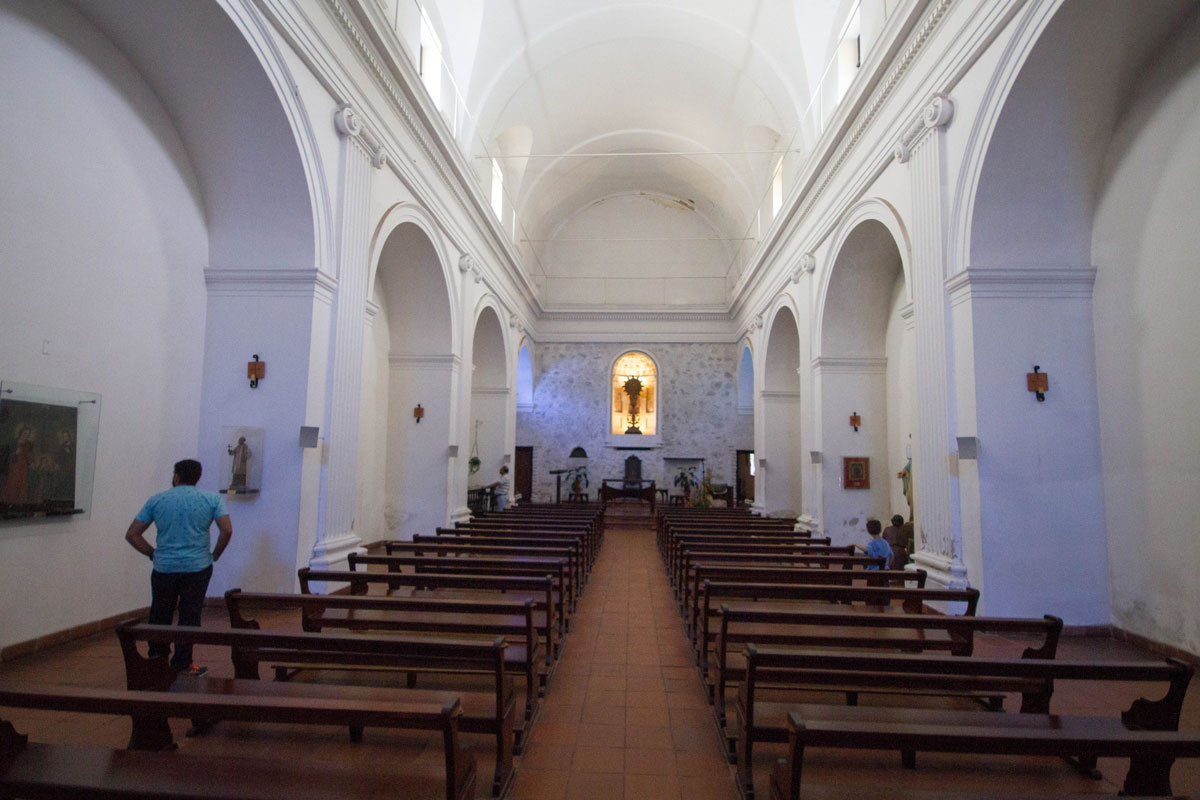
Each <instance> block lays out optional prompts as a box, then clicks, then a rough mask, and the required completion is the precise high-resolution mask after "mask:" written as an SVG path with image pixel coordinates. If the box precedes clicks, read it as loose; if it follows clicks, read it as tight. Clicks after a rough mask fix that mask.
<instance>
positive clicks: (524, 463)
mask: <svg viewBox="0 0 1200 800" xmlns="http://www.w3.org/2000/svg"><path fill="white" fill-rule="evenodd" d="M513 493H514V494H513V496H514V497H515V496H516V495H518V494H519V495H521V502H523V503H532V502H533V448H532V447H518V448H517V460H516V463H514V464H513Z"/></svg>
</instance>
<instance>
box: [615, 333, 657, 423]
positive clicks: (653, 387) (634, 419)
mask: <svg viewBox="0 0 1200 800" xmlns="http://www.w3.org/2000/svg"><path fill="white" fill-rule="evenodd" d="M657 394H658V368H657V367H656V366H655V364H654V361H653V359H651V358H650V356H648V355H646V354H645V353H640V352H638V351H636V350H635V351H630V352H628V353H625V354H623V355H622V356H621V357H620V358H618V359H617V360H616V361H615V362H613V368H612V412H611V417H612V423H611V425H610V426H609V433H611V434H625V435H633V436H642V435H644V436H653V435H655V434H656V433H658V402H657V401H658V397H657Z"/></svg>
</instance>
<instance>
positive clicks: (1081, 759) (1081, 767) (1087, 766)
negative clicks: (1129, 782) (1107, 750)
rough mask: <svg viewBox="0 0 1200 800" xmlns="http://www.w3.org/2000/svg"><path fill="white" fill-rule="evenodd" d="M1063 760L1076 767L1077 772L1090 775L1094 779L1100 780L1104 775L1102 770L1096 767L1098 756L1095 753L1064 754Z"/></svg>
mask: <svg viewBox="0 0 1200 800" xmlns="http://www.w3.org/2000/svg"><path fill="white" fill-rule="evenodd" d="M1063 761H1066V762H1067V763H1068V764H1070V765H1071V766H1072V767H1074V768H1075V770H1076V771H1077V772H1079V773H1081V774H1083V775H1086V776H1088V777H1089V778H1091V779H1092V780H1094V781H1098V780H1100V779H1101V778H1103V777H1104V776H1103V775H1102V774H1101V773H1100V770H1099V769H1097V768H1096V762H1097V758H1096V756H1095V755H1088V754H1084V755H1079V756H1063Z"/></svg>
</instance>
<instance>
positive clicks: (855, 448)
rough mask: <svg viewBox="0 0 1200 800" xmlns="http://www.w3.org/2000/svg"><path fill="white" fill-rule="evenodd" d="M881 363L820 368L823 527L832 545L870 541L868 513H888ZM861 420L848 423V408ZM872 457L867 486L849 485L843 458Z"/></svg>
mask: <svg viewBox="0 0 1200 800" xmlns="http://www.w3.org/2000/svg"><path fill="white" fill-rule="evenodd" d="M886 378H887V375H886V371H885V370H884V369H883V365H879V366H878V367H876V368H875V369H869V370H861V371H860V370H854V371H845V370H836V371H828V370H824V371H822V374H821V376H820V386H821V395H822V396H821V408H822V419H823V423H824V430H823V432H822V436H821V447H822V459H821V489H822V492H821V494H822V501H821V531H822V533H824V534H825V535H827V536H829V537H830V538H831V539H832V543H833V544H849V543H851V542H857V543H859V544H862V545H865V544H866V542H867V534H866V523H867V519H869V518H870V517H875V518H877V519H881V520H882V519H885V518H886V517H887V516H890V514H887V513H886V512H887V510H888V505H887V476H888V473H887V468H886V453H887V439H888V427H887V418H888V414H887V405H888V397H887V387H886ZM852 411H857V412H858V414H859V416H860V417H861V419H862V424H861V425H859V426H858V430H857V431H856V430H854V428H853V427H851V425H850V413H851V412H852ZM848 456H850V457H861V456H865V457H867V458H869V459H870V469H871V475H870V482H871V488H869V489H847V488H846V486H845V481H844V480H843V477H844V473H843V464H842V459H843V458H845V457H848Z"/></svg>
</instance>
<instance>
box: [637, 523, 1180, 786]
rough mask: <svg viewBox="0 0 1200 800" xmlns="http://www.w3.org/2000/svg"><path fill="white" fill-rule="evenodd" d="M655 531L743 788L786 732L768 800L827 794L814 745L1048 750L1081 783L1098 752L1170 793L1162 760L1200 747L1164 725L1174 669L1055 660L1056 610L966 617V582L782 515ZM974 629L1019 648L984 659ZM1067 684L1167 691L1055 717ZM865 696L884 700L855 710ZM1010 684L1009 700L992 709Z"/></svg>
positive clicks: (973, 601) (1130, 782)
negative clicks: (811, 775) (1120, 709)
mask: <svg viewBox="0 0 1200 800" xmlns="http://www.w3.org/2000/svg"><path fill="white" fill-rule="evenodd" d="M656 536H657V543H658V547H659V551H660V553H661V554H662V557H663V562H664V565H665V567H666V569H667V573H668V576H669V579H670V581H671V583H672V585H673V587H674V590H675V594H676V599H677V600H678V603H679V611H680V615H681V617H682V621H683V626H684V629H685V632H686V633H687V635H688V636H689V638H690V640H691V642H692V644H693V646H694V648H695V653H696V662H697V665H698V667H699V670H700V675H701V679H702V680H703V681H704V682H705V684H706V687H707V689H708V692H709V698H710V700H711V702H712V707H713V719H714V722H715V723H716V725H717V726H718V727H719V729H720V730H721V731H722V733H723V735H724V739H725V741H726V745H727V747H728V755H729V758H730V760H731V761H732V762H734V763H736V764H737V773H736V774H737V784H738V789H739V791H740V793H741V794H742V796H743V797H744V798H747V800H753V798H754V796H755V785H754V774H753V773H754V770H753V767H754V752H755V745H756V744H758V743H761V742H786V743H787V756H786V758H783V759H780V760H779V761H778V763H777V764H776V765H775V767H774V769H773V770H772V771H771V773H770V776H769V788H770V795H771V797H772V798H773V800H800V798H802V797H805V798H807V797H810V796H820V797H826V796H830V789H829V788H828V787H820V788H814V787H809V786H805V785H804V783H803V781H802V777H803V767H804V757H805V752H806V749H807V748H812V747H836V748H849V749H883V750H895V751H899V752H900V753H901V756H902V763H903V765H904V766H906V767H914V766H915V764H916V754H917V752H919V751H931V752H957V753H979V754H985V753H986V754H1014V755H1020V754H1041V755H1056V756H1061V757H1063V758H1065V759H1067V760H1069V761H1070V762H1071V763H1073V764H1074V765H1075V766H1076V767H1077V768H1078V769H1080V770H1081V771H1083V772H1085V773H1086V774H1089V775H1091V776H1092V777H1096V778H1098V777H1099V773H1098V771H1097V770H1096V764H1097V758H1099V757H1107V756H1118V757H1122V758H1127V759H1129V764H1130V766H1129V770H1128V773H1127V775H1126V777H1125V780H1124V784H1123V789H1124V793H1125V794H1128V795H1145V796H1169V795H1170V794H1171V787H1170V771H1171V765H1172V763H1173V762H1174V760H1175V759H1176V758H1180V757H1195V756H1200V732H1195V731H1189V732H1181V731H1179V730H1178V727H1179V716H1180V712H1181V707H1182V703H1183V699H1184V696H1185V694H1186V690H1187V686H1188V683H1189V681H1190V679H1191V676H1192V673H1193V667H1192V666H1191V665H1189V664H1186V663H1183V662H1180V661H1176V660H1171V659H1166V660H1162V661H1151V662H1133V663H1125V662H1120V663H1117V662H1101V663H1095V662H1086V663H1084V662H1075V661H1064V660H1060V659H1057V658H1056V656H1057V650H1058V642H1059V638H1060V635H1061V632H1062V628H1063V623H1062V620H1061V619H1059V618H1057V617H1054V616H1045V617H1042V618H1039V619H1010V618H995V617H980V616H976V613H975V612H976V609H977V607H978V603H979V592H978V591H977V590H975V589H971V588H964V589H945V588H932V587H929V586H927V585H926V578H927V576H926V574H925V573H924V572H923V571H922V570H919V569H910V570H907V571H903V570H883V569H879V567H880V566H882V565H881V564H880V563H879V562H878V560H872V559H868V558H866V557H865V556H854V555H850V553H849V552H846V553H845V554H844V555H840V556H837V557H834V556H833V554H832V553H831V552H830V549H831V548H830V544H829V541H828V540H826V539H817V538H815V537H813V536H811V534H810V532H808V531H805V530H803V529H801V527H800V526H798V525H797V524H796V520H794V519H772V518H763V517H757V516H754V515H751V514H749V513H748V512H745V511H743V510H741V509H731V510H726V509H720V510H716V509H708V510H699V509H685V508H678V507H667V508H663V509H660V510H659V512H658V514H657V518H656ZM936 609H940V610H941V612H945V611H950V612H952V613H941V612H939V611H938V610H936ZM977 634H999V635H1000V636H1002V637H1016V638H1018V639H1023V640H1029V639H1032V640H1033V641H1034V644H1032V645H1030V646H1029V647H1026V648H1024V649H1023V650H1022V652H1019V653H1011V654H1004V657H983V656H980V655H979V654H977V653H976V651H975V643H976V640H977V638H976V637H977ZM1064 680H1070V681H1089V682H1103V685H1104V687H1105V689H1104V691H1105V692H1106V693H1115V692H1129V691H1131V689H1130V688H1129V684H1133V685H1134V686H1135V687H1137V688H1141V687H1142V686H1143V685H1146V684H1149V685H1150V686H1151V688H1152V689H1153V688H1156V687H1159V686H1161V687H1164V689H1165V691H1164V693H1163V694H1162V698H1161V699H1160V700H1156V701H1148V700H1145V699H1140V698H1138V697H1137V696H1136V695H1135V696H1134V697H1133V698H1132V700H1131V703H1130V705H1129V707H1128V710H1126V711H1125V712H1124V713H1123V714H1122V715H1121V716H1120V717H1115V716H1105V715H1103V714H1101V713H1096V714H1088V715H1069V716H1068V715H1060V714H1052V713H1051V711H1052V703H1051V700H1052V697H1053V694H1054V687H1055V682H1056V681H1064ZM874 695H887V696H889V698H890V699H889V700H888V701H887V704H886V705H859V700H860V698H861V697H865V696H874ZM1012 696H1017V697H1019V698H1020V708H1019V713H1003V708H1004V703H1005V701H1006V699H1007V698H1009V697H1012ZM1151 696H1157V695H1153V694H1152V695H1151ZM730 706H732V709H733V710H732V712H730V710H729V707H730ZM972 706H973V707H974V708H972ZM854 794H855V793H853V792H851V793H846V794H844V795H841V796H847V797H849V796H854ZM833 795H834V796H837V793H836V791H833Z"/></svg>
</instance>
